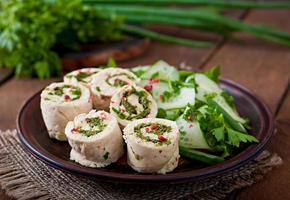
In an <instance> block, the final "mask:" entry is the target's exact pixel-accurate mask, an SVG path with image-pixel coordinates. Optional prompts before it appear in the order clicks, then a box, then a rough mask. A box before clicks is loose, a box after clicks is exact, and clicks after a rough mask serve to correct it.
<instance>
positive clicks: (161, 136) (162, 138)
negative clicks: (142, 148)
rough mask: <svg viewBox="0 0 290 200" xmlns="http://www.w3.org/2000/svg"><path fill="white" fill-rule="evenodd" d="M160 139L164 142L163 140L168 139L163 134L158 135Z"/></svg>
mask: <svg viewBox="0 0 290 200" xmlns="http://www.w3.org/2000/svg"><path fill="white" fill-rule="evenodd" d="M158 140H159V141H161V142H163V141H166V140H167V138H166V137H164V136H163V135H158Z"/></svg>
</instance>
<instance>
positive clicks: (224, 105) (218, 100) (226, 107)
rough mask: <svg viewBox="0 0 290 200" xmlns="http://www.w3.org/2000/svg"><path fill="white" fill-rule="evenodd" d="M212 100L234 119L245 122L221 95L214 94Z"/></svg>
mask: <svg viewBox="0 0 290 200" xmlns="http://www.w3.org/2000/svg"><path fill="white" fill-rule="evenodd" d="M213 100H214V101H215V102H216V103H217V104H218V105H219V106H220V107H222V108H223V109H224V111H225V112H227V113H228V114H229V115H230V116H231V117H232V118H233V119H234V120H236V121H238V122H240V123H242V124H244V123H246V120H245V119H243V118H241V117H240V116H239V114H238V113H237V112H236V110H234V109H233V108H232V107H231V106H230V105H229V104H228V103H227V102H226V100H225V98H223V97H222V96H216V97H214V98H213Z"/></svg>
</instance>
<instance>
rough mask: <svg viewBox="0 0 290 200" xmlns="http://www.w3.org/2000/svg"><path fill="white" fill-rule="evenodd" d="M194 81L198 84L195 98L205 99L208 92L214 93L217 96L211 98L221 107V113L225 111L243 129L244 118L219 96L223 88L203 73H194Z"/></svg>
mask: <svg viewBox="0 0 290 200" xmlns="http://www.w3.org/2000/svg"><path fill="white" fill-rule="evenodd" d="M195 82H196V84H197V85H198V87H197V94H196V98H197V99H199V100H201V101H205V95H206V94H210V93H215V94H217V96H215V97H214V98H213V101H214V102H215V103H216V104H218V106H219V107H220V108H222V110H223V113H226V114H227V115H228V117H230V118H231V119H232V120H234V121H237V123H240V125H239V127H240V128H239V129H240V130H243V132H244V131H245V129H244V127H243V126H242V125H241V124H244V123H245V122H246V120H245V119H243V118H241V117H240V116H239V114H238V113H237V112H236V111H235V110H234V109H233V108H232V107H231V106H230V105H229V104H228V103H227V102H226V100H225V99H224V97H222V96H221V93H222V92H223V90H222V89H221V88H219V86H218V84H216V83H215V82H214V81H213V80H211V79H209V78H208V77H207V76H205V75H203V74H196V75H195Z"/></svg>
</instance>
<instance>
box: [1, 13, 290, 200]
mask: <svg viewBox="0 0 290 200" xmlns="http://www.w3.org/2000/svg"><path fill="white" fill-rule="evenodd" d="M229 14H230V15H232V16H235V17H237V18H240V19H242V20H244V21H247V22H252V23H265V24H270V25H272V26H274V27H279V28H281V29H283V30H285V31H288V32H290V23H289V19H290V12H289V10H251V11H235V12H233V13H229ZM155 29H158V30H159V31H161V32H165V33H170V34H172V35H179V36H184V37H187V38H194V39H196V38H207V39H211V40H213V41H216V44H215V45H214V46H212V47H211V48H206V49H193V48H188V47H184V46H178V45H169V44H161V43H158V42H153V43H152V45H151V46H150V47H149V49H148V50H147V52H146V53H145V54H144V55H143V56H141V57H139V58H135V59H133V60H130V61H127V62H123V63H120V65H121V66H124V67H128V66H135V65H142V64H151V63H154V62H155V61H157V60H159V59H163V60H165V61H167V62H169V63H170V64H172V65H180V63H183V64H186V65H188V66H192V67H191V69H207V68H209V67H210V66H212V65H215V64H220V65H221V70H222V76H223V77H225V78H229V79H232V80H234V81H236V82H238V83H240V84H243V85H244V86H246V87H248V88H249V89H251V90H253V91H254V92H255V93H256V94H257V95H258V96H259V97H261V98H262V99H263V100H264V101H265V102H266V104H267V105H268V106H269V107H270V109H271V111H272V112H273V114H274V115H275V119H276V127H277V129H278V131H277V132H276V133H275V135H274V137H273V138H272V140H271V142H270V144H269V146H268V149H269V150H270V151H271V152H276V153H278V154H279V155H280V156H281V157H282V158H283V160H284V164H283V165H282V166H281V167H279V168H278V169H274V170H273V171H272V172H270V173H269V174H267V175H266V176H265V177H264V179H263V180H262V181H260V182H259V183H257V184H255V185H253V186H251V187H249V188H245V189H243V190H242V191H240V192H239V193H238V195H237V197H236V198H238V199H273V200H277V199H281V200H284V199H290V190H289V185H290V92H289V91H290V89H289V80H290V48H287V47H282V46H279V45H275V44H270V43H267V42H264V41H260V40H257V39H255V38H253V37H250V36H248V35H246V34H238V35H235V36H236V37H237V38H239V39H242V41H241V40H233V39H228V40H224V39H222V38H217V37H213V36H211V35H207V34H201V33H198V32H195V31H192V30H187V29H182V28H174V27H161V26H158V27H155ZM0 59H1V58H0ZM4 73H5V74H6V73H9V72H8V71H7V70H1V71H0V79H1V77H2V76H4ZM58 79H59V78H58ZM55 80H57V78H52V79H49V80H37V79H20V80H18V79H15V78H10V79H9V80H8V81H7V80H6V82H4V83H2V84H1V85H0V112H1V115H0V129H1V130H6V129H14V128H15V118H16V115H17V112H18V110H19V108H20V106H21V104H22V103H23V102H24V101H25V100H26V99H27V98H28V97H29V96H31V95H32V94H34V93H35V92H36V91H38V90H40V89H41V88H43V87H44V86H46V85H47V84H49V83H50V82H53V81H55ZM4 199H9V198H8V197H7V196H6V195H5V194H4V192H3V191H0V200H4Z"/></svg>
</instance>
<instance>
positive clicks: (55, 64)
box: [0, 0, 122, 78]
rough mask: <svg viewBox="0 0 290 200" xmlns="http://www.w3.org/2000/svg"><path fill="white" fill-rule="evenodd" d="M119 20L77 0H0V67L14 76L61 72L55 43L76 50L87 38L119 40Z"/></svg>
mask: <svg viewBox="0 0 290 200" xmlns="http://www.w3.org/2000/svg"><path fill="white" fill-rule="evenodd" d="M121 23H122V19H121V18H120V17H117V16H115V15H108V14H106V18H105V19H104V17H103V14H102V13H101V12H98V11H96V10H95V9H94V8H92V7H88V6H83V5H82V4H81V1H78V0H60V1H58V0H37V1H34V0H9V1H8V0H7V1H6V0H4V1H0V58H1V59H0V66H2V67H3V66H5V67H13V68H15V71H16V75H17V76H33V75H36V76H38V77H39V78H48V77H50V76H51V75H54V74H59V73H60V72H61V64H60V58H59V56H58V54H57V53H56V52H55V51H53V50H52V49H53V48H54V47H55V45H58V46H62V47H64V48H69V49H74V50H76V49H78V46H79V44H80V43H84V42H88V41H103V42H106V41H113V40H118V39H121V35H120V33H119V31H117V30H116V27H118V26H119V25H120V24H121Z"/></svg>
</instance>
